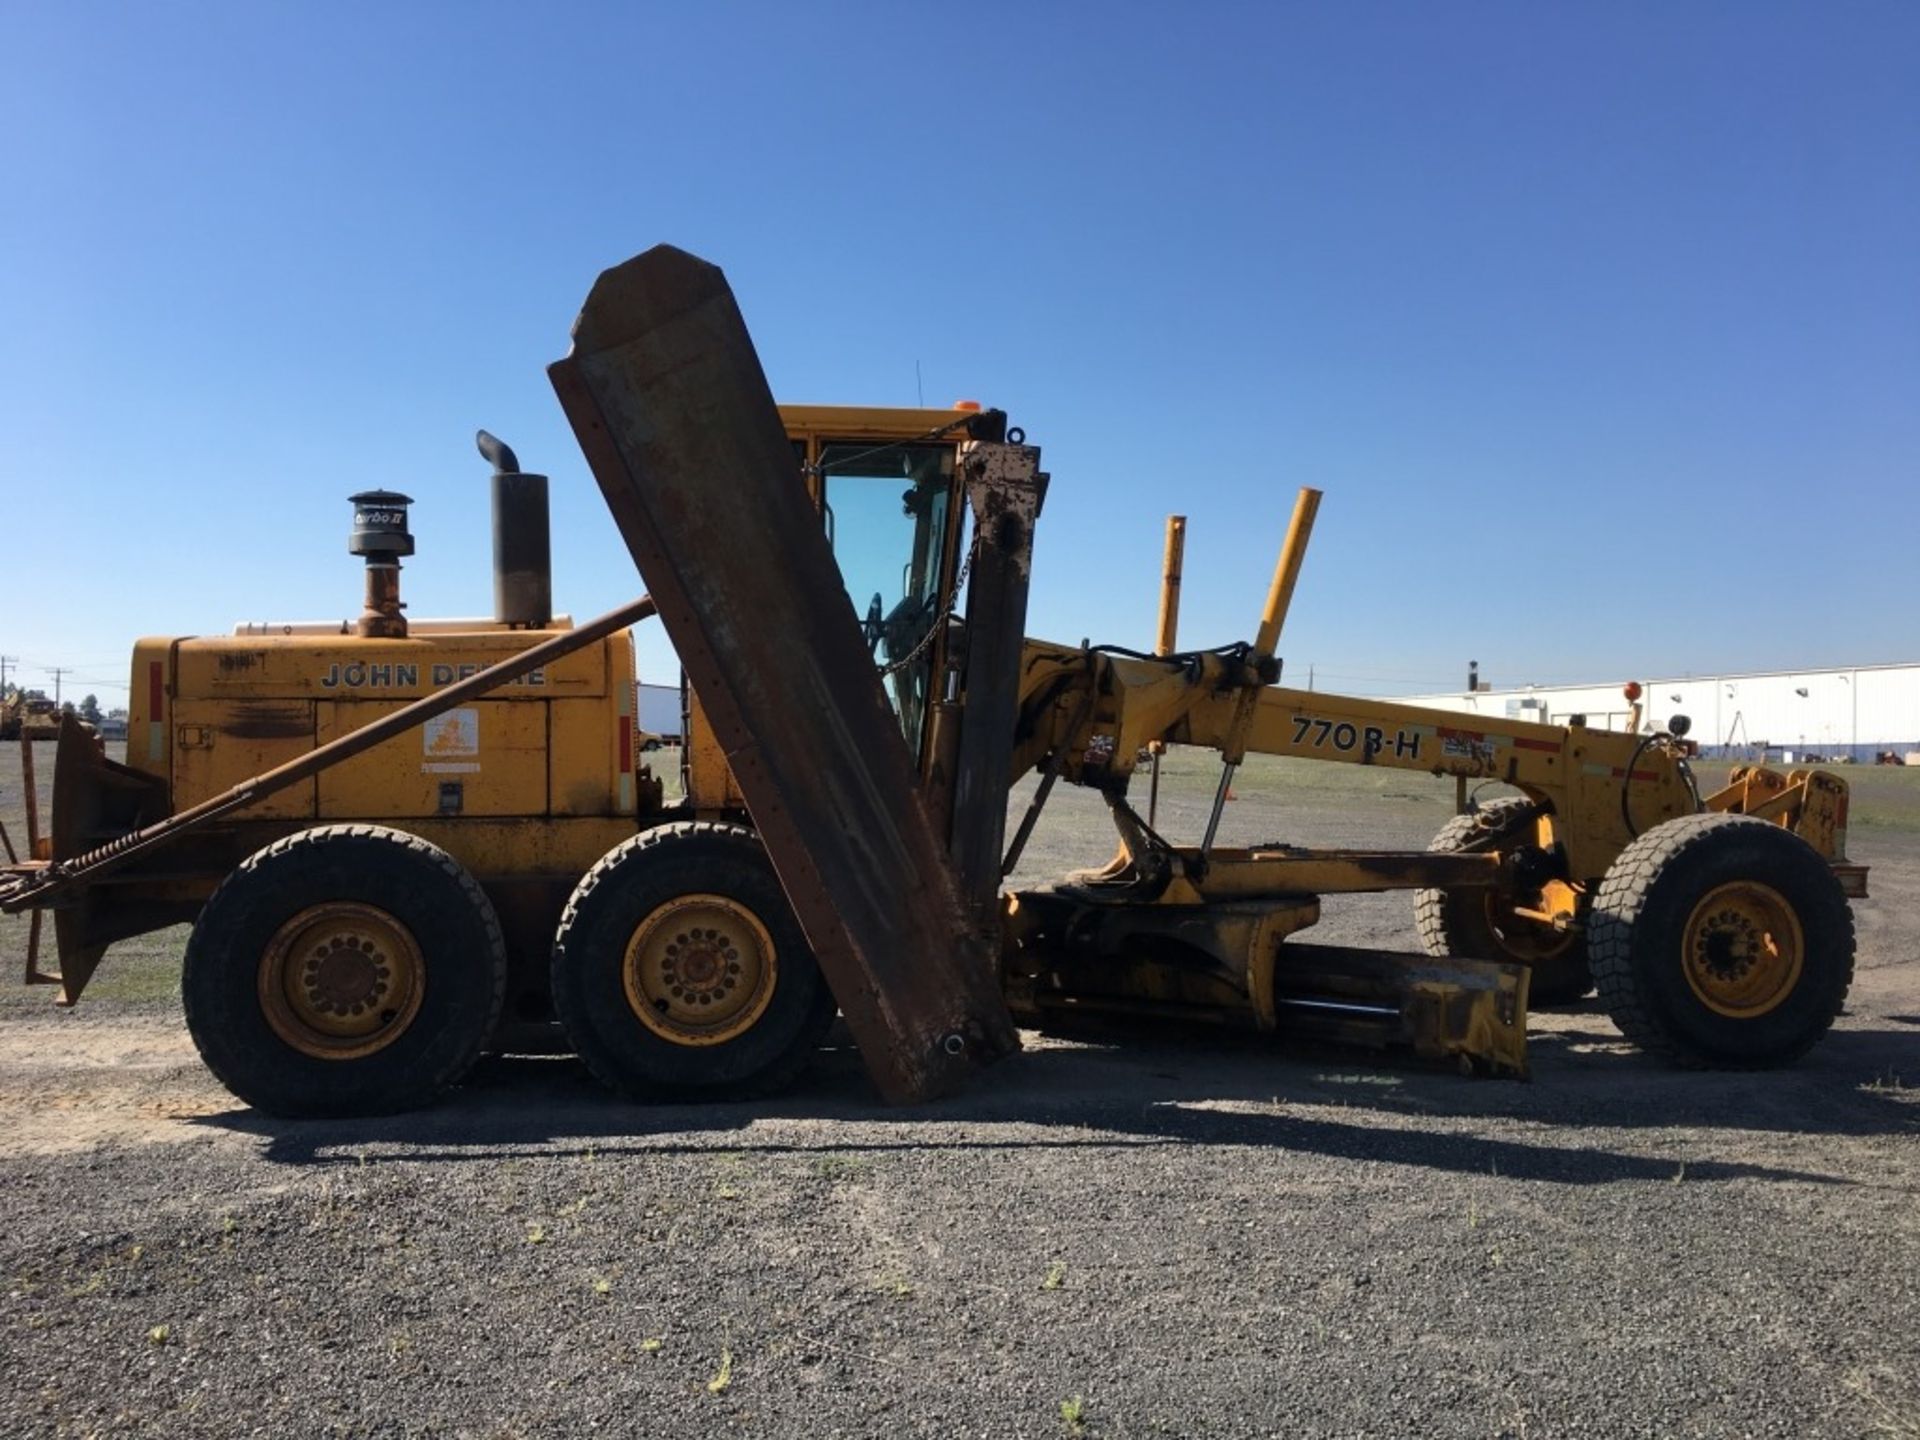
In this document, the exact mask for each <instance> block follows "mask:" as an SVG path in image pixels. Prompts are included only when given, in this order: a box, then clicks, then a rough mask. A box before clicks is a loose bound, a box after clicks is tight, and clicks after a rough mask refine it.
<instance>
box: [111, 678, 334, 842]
mask: <svg viewBox="0 0 1920 1440" xmlns="http://www.w3.org/2000/svg"><path fill="white" fill-rule="evenodd" d="M313 712H314V707H313V705H312V704H311V703H309V702H307V701H304V700H260V699H250V700H244V701H237V702H236V701H232V700H226V699H215V700H208V699H197V698H196V699H185V700H178V701H176V702H175V703H174V707H173V720H172V723H171V725H169V726H168V727H167V728H168V730H169V731H170V733H171V734H172V737H173V807H174V809H175V810H184V809H186V808H187V807H188V806H190V805H197V804H199V803H200V802H201V801H202V800H206V799H208V798H210V797H212V796H214V795H218V794H220V793H221V792H222V791H224V790H230V789H232V788H233V787H234V786H235V785H238V784H239V783H240V782H241V781H242V780H248V779H251V778H252V777H253V776H255V775H258V774H260V773H261V772H262V771H264V770H271V769H273V768H274V767H275V766H276V765H284V764H286V763H287V761H289V760H296V759H298V758H299V757H300V756H302V755H304V754H306V753H307V751H309V750H311V749H313V745H314V739H313V734H314V713H313ZM129 733H131V732H129ZM127 748H128V751H129V753H131V752H132V749H133V744H132V741H131V740H129V741H128V747H127ZM314 793H315V791H314V781H312V780H308V781H306V782H304V783H302V784H299V785H294V786H290V787H289V788H287V789H285V790H282V791H281V792H280V793H279V794H277V795H269V796H268V797H267V798H266V799H265V800H262V801H259V802H258V803H257V804H255V805H253V806H251V807H250V808H249V809H248V812H247V814H248V818H249V819H257V820H273V819H301V818H305V817H307V816H311V815H312V814H313V813H314V812H313V807H314Z"/></svg>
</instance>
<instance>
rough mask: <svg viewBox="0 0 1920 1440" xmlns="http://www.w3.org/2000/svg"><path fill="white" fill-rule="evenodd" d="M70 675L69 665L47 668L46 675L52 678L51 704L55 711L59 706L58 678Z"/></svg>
mask: <svg viewBox="0 0 1920 1440" xmlns="http://www.w3.org/2000/svg"><path fill="white" fill-rule="evenodd" d="M72 673H73V667H72V666H71V665H49V666H48V667H47V674H49V675H51V676H53V704H54V708H55V709H58V708H59V705H60V677H61V676H62V675H71V674H72Z"/></svg>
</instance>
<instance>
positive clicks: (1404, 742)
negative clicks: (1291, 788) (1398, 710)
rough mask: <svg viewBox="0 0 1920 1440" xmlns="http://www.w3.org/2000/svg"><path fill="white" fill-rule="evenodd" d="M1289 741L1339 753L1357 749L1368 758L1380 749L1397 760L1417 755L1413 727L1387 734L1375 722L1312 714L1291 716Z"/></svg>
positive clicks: (1308, 747) (1418, 743)
mask: <svg viewBox="0 0 1920 1440" xmlns="http://www.w3.org/2000/svg"><path fill="white" fill-rule="evenodd" d="M1293 743H1294V745H1295V746H1297V747H1301V748H1304V749H1309V750H1338V751H1340V752H1341V753H1342V754H1347V753H1350V752H1353V751H1358V752H1359V753H1360V754H1361V756H1363V757H1364V758H1366V759H1368V760H1371V759H1372V758H1373V757H1374V756H1375V755H1378V754H1380V753H1382V752H1383V751H1391V752H1392V753H1393V756H1394V758H1395V759H1398V760H1418V759H1419V758H1420V732H1419V731H1417V730H1395V731H1393V732H1391V733H1389V732H1388V731H1387V730H1385V729H1384V728H1383V727H1381V726H1379V725H1355V724H1353V723H1352V722H1351V721H1348V720H1324V719H1321V718H1319V717H1317V716H1313V715H1296V716H1294V717H1293Z"/></svg>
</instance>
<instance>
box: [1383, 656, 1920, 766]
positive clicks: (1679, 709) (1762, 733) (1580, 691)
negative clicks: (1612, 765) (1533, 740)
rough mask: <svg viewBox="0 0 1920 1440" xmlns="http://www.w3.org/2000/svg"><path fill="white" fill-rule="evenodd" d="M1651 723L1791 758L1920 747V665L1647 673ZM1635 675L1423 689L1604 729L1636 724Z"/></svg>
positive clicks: (1438, 705)
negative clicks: (1630, 686) (1678, 724)
mask: <svg viewBox="0 0 1920 1440" xmlns="http://www.w3.org/2000/svg"><path fill="white" fill-rule="evenodd" d="M1638 683H1639V685H1640V691H1641V699H1642V703H1643V704H1644V706H1645V707H1646V719H1647V722H1648V723H1649V724H1650V725H1651V727H1652V728H1655V729H1664V728H1666V727H1667V724H1668V722H1669V720H1670V719H1671V718H1672V717H1673V716H1675V715H1685V716H1687V717H1688V718H1689V719H1690V720H1692V722H1693V730H1692V738H1693V739H1694V740H1696V741H1698V742H1699V744H1700V748H1701V750H1702V752H1703V753H1705V754H1708V755H1731V756H1744V757H1754V758H1757V757H1760V756H1762V755H1765V756H1768V757H1772V758H1775V759H1779V760H1781V761H1784V762H1787V763H1792V762H1794V761H1797V760H1804V759H1809V758H1815V757H1818V758H1822V759H1829V760H1837V759H1849V760H1860V761H1869V760H1872V759H1873V758H1874V757H1875V756H1876V755H1878V754H1880V753H1882V752H1884V751H1893V752H1895V753H1897V754H1899V755H1901V756H1902V757H1904V756H1906V754H1907V753H1908V752H1909V751H1920V664H1911V663H1910V664H1896V665H1860V666H1851V667H1846V666H1834V667H1832V668H1827V669H1815V670H1776V671H1766V672H1761V673H1751V674H1740V675H1689V676H1686V677H1683V678H1680V679H1655V680H1647V679H1642V680H1640V681H1639V682H1638ZM1626 685H1627V681H1626V679H1625V678H1624V677H1623V678H1622V679H1621V680H1619V681H1613V682H1609V683H1605V684H1590V685H1528V686H1525V687H1521V688H1516V689H1498V690H1496V689H1486V688H1482V689H1478V690H1474V691H1460V692H1456V693H1453V694H1447V695H1419V696H1414V697H1411V699H1410V700H1409V702H1408V703H1410V704H1414V705H1426V706H1431V707H1432V708H1434V709H1436V710H1458V711H1463V712H1466V713H1469V714H1477V715H1488V716H1503V717H1507V718H1511V719H1522V720H1537V721H1539V722H1540V723H1542V724H1550V725H1565V724H1568V723H1571V722H1572V721H1573V720H1574V719H1575V717H1578V716H1584V717H1585V718H1586V723H1587V724H1588V725H1590V726H1593V727H1595V728H1599V729H1608V730H1624V729H1626V728H1627V725H1628V715H1629V704H1630V702H1629V701H1628V699H1627V697H1626Z"/></svg>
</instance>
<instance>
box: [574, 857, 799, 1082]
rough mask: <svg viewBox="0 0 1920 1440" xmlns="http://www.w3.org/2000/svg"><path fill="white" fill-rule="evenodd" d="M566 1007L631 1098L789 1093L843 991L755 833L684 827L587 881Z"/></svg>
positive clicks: (577, 894) (580, 1041)
mask: <svg viewBox="0 0 1920 1440" xmlns="http://www.w3.org/2000/svg"><path fill="white" fill-rule="evenodd" d="M553 1003H554V1009H555V1010H556V1011H557V1012H558V1014H559V1016H560V1022H561V1024H562V1025H564V1026H565V1027H566V1031H567V1036H568V1038H569V1039H570V1040H571V1041H572V1042H573V1045H574V1048H575V1050H576V1051H577V1052H578V1054H579V1056H580V1058H581V1060H582V1061H583V1062H584V1063H585V1064H586V1067H587V1068H588V1069H589V1070H590V1071H592V1072H593V1074H594V1075H595V1076H596V1077H597V1078H598V1079H599V1080H600V1081H601V1082H602V1083H603V1084H605V1085H607V1086H608V1087H609V1088H611V1089H613V1090H615V1091H618V1092H619V1093H620V1094H622V1095H625V1096H628V1097H629V1098H631V1099H635V1100H641V1101H658V1100H671V1099H693V1100H713V1099H723V1098H740V1097H748V1096H757V1095H767V1094H771V1093H774V1092H775V1091H779V1090H783V1089H785V1088H786V1087H787V1086H788V1085H789V1084H790V1083H791V1082H792V1081H793V1080H794V1078H795V1077H796V1076H797V1075H799V1073H800V1072H801V1071H802V1070H803V1069H804V1068H805V1067H806V1066H807V1064H808V1063H809V1062H810V1061H811V1060H812V1059H813V1057H814V1055H815V1053H816V1052H817V1051H818V1050H819V1048H820V1044H821V1042H822V1041H823V1040H824V1039H825V1038H826V1033H827V1029H828V1027H829V1026H831V1025H832V1023H833V1017H834V1014H835V1011H836V1007H835V1004H834V999H833V992H832V990H831V989H829V988H828V985H827V982H826V977H825V976H823V975H822V974H821V973H820V966H819V963H818V962H817V961H816V960H815V959H814V957H813V951H812V949H811V948H810V947H809V946H808V945H807V940H806V936H805V935H804V934H803V933H802V932H801V929H800V922H799V921H798V920H796V919H795V918H794V916H793V910H792V907H791V906H789V905H788V903H787V897H786V893H785V892H784V891H783V890H782V889H781V888H780V881H779V878H778V877H777V876H776V875H775V874H774V871H773V866H772V864H771V863H770V862H769V861H768V859H767V854H766V851H765V849H764V848H763V847H762V846H761V844H760V841H759V839H758V838H757V837H756V836H755V835H754V833H753V832H752V831H751V830H747V829H744V828H742V827H740V826H737V825H717V824H709V823H706V822H682V823H679V824H673V825H663V826H660V827H659V828H657V829H653V830H648V831H645V832H643V833H642V834H639V835H636V836H634V837H633V838H632V839H631V840H627V841H625V842H623V843H622V844H620V845H618V846H616V847H615V848H614V849H613V850H611V851H610V852H608V854H607V855H606V857H605V858H604V859H602V860H601V861H600V863H599V864H597V865H595V866H594V867H593V869H591V870H590V871H588V872H587V874H586V876H585V878H583V879H582V880H581V881H580V884H579V886H578V888H577V889H575V890H574V892H573V898H572V899H571V900H569V901H568V902H567V908H566V912H565V914H564V915H563V916H562V917H561V921H560V930H559V934H558V935H557V936H556V937H555V941H554V947H553Z"/></svg>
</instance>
